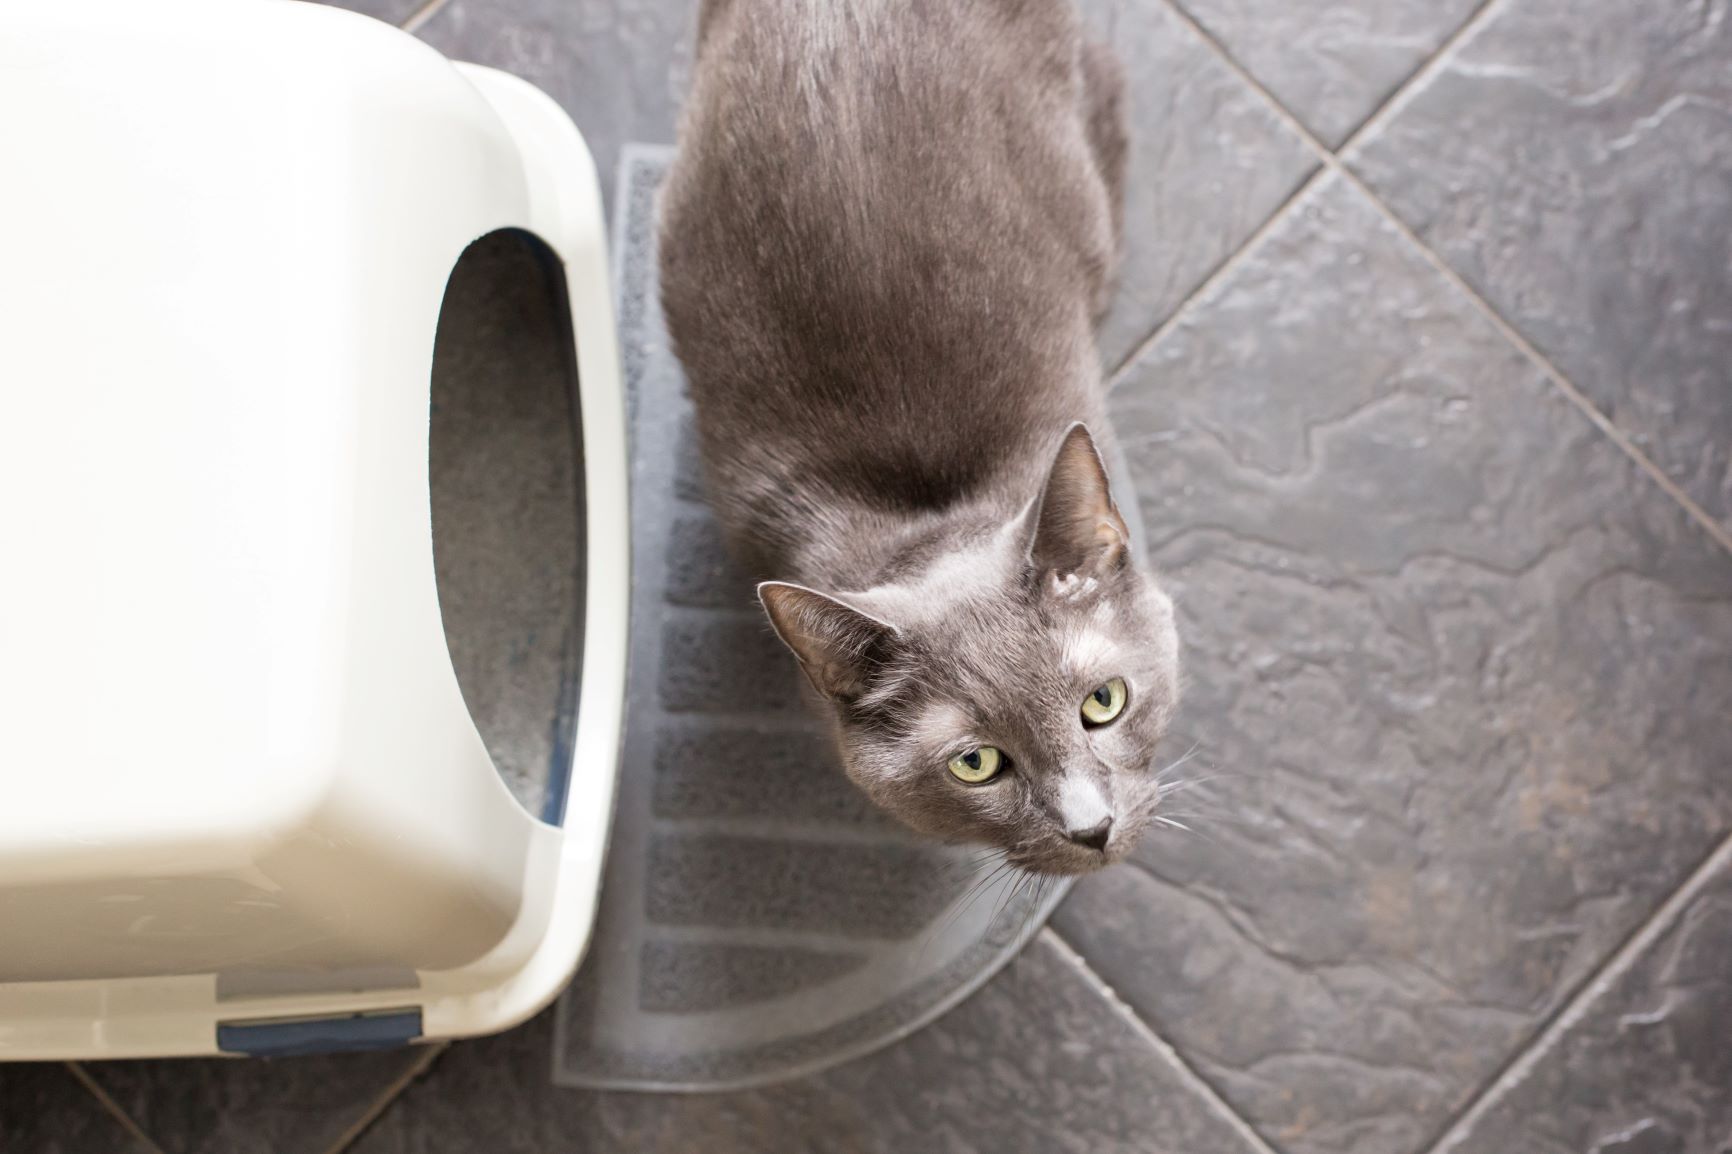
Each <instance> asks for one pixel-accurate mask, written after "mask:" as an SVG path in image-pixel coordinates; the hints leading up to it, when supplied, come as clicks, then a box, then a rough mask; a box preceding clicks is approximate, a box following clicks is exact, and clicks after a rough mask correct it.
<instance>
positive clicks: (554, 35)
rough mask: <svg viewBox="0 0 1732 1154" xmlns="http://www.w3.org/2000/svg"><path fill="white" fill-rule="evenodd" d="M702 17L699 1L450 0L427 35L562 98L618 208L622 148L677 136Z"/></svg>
mask: <svg viewBox="0 0 1732 1154" xmlns="http://www.w3.org/2000/svg"><path fill="white" fill-rule="evenodd" d="M696 18H697V4H696V2H695V0H451V3H449V4H448V5H446V6H445V8H444V9H442V10H441V11H440V12H439V13H438V14H437V15H436V16H434V17H433V18H432V19H431V20H429V21H428V22H427V23H426V25H425V26H423V27H422V29H421V31H420V35H421V37H422V38H423V39H424V40H426V41H427V42H428V43H429V44H431V45H433V46H434V47H435V48H437V49H439V51H441V52H443V53H445V55H447V56H449V57H451V58H452V59H453V60H467V61H471V62H473V63H476V64H486V65H490V66H492V67H494V68H501V69H504V70H505V71H507V72H511V73H515V74H516V75H518V76H521V77H523V78H524V79H525V80H529V81H531V82H533V83H534V84H535V85H536V86H537V87H539V88H541V89H542V90H543V91H544V92H546V93H547V94H548V95H549V96H552V97H553V98H554V99H555V100H557V101H558V102H559V103H560V105H561V106H562V107H563V108H564V109H565V111H566V112H567V113H568V114H569V115H570V116H571V118H572V120H573V121H575V122H576V124H577V127H578V129H579V130H580V131H581V132H582V133H583V138H584V141H585V142H586V143H587V144H588V145H589V151H590V153H591V154H592V155H593V156H594V157H595V166H596V171H597V172H598V173H599V174H600V177H601V189H602V197H603V199H604V200H605V201H607V203H609V204H610V205H611V204H612V201H613V192H614V171H615V169H616V167H617V165H618V163H619V153H620V148H621V147H622V146H623V145H625V143H626V142H627V141H642V142H645V143H671V142H672V140H673V138H674V122H675V119H676V117H677V116H678V110H679V106H680V102H681V101H682V100H683V99H684V98H685V91H686V76H687V74H688V70H689V66H690V60H691V48H692V35H693V33H694V32H695V31H696V28H695V24H696Z"/></svg>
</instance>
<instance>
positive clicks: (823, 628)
mask: <svg viewBox="0 0 1732 1154" xmlns="http://www.w3.org/2000/svg"><path fill="white" fill-rule="evenodd" d="M758 600H759V601H762V602H763V603H764V611H765V612H766V613H768V614H769V615H770V624H771V625H773V626H775V629H776V636H778V637H780V638H781V639H782V641H783V642H784V643H785V644H786V645H787V646H788V648H789V649H792V650H793V651H794V656H795V657H798V658H799V659H800V668H801V669H803V670H805V671H806V678H807V680H809V681H811V683H812V687H813V688H814V689H816V690H817V691H818V692H819V693H821V694H823V695H824V696H825V697H827V698H829V699H830V700H831V701H851V700H853V699H854V698H856V697H858V696H860V694H862V693H864V692H865V691H866V686H867V682H868V681H869V680H870V678H871V673H872V671H873V669H875V668H876V667H877V665H878V664H879V663H880V662H881V661H882V660H883V658H884V656H885V653H886V650H887V649H888V647H889V645H890V643H891V642H892V641H894V640H895V638H896V636H897V629H896V626H894V625H891V624H890V623H889V622H887V621H881V620H879V619H878V618H876V617H874V616H872V615H871V614H869V613H865V612H862V611H861V610H859V609H856V608H854V607H853V606H852V605H847V604H844V603H843V602H841V601H838V600H837V599H836V598H834V597H831V596H829V595H827V594H824V593H819V592H818V591H817V590H815V589H808V588H806V587H805V586H804V585H793V584H790V583H789V582H786V581H765V582H764V583H763V584H762V585H759V586H758Z"/></svg>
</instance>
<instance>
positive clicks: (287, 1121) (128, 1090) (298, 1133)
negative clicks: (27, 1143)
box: [6, 1048, 424, 1154]
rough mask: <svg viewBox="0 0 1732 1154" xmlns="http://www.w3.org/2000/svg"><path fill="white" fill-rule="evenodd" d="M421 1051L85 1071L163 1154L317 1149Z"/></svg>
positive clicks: (287, 1153)
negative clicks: (148, 1136)
mask: <svg viewBox="0 0 1732 1154" xmlns="http://www.w3.org/2000/svg"><path fill="white" fill-rule="evenodd" d="M423 1055H424V1051H422V1050H420V1049H418V1048H409V1049H403V1050H387V1051H381V1052H379V1053H372V1054H331V1055H323V1056H319V1057H310V1058H274V1059H266V1058H247V1059H240V1058H236V1059H225V1058H195V1059H177V1060H172V1061H162V1062H91V1063H89V1064H87V1065H86V1066H85V1069H86V1070H87V1071H88V1072H89V1073H90V1076H91V1077H92V1078H94V1079H95V1080H96V1082H97V1084H98V1085H100V1086H101V1087H102V1088H103V1090H105V1091H106V1092H107V1093H108V1094H109V1095H110V1096H111V1097H112V1098H113V1099H114V1100H115V1102H117V1103H118V1104H119V1106H120V1108H121V1109H123V1110H125V1111H126V1113H127V1115H128V1116H129V1117H131V1118H132V1119H133V1120H134V1121H136V1122H137V1123H138V1125H139V1127H140V1128H141V1129H143V1130H144V1132H145V1133H146V1134H149V1135H150V1136H151V1138H153V1139H154V1140H155V1141H156V1143H157V1145H159V1146H161V1147H162V1149H163V1150H164V1152H165V1154H324V1152H325V1151H327V1150H329V1149H330V1148H331V1146H332V1144H333V1143H334V1142H336V1141H337V1139H338V1138H340V1137H341V1136H342V1135H343V1134H344V1133H345V1132H346V1131H348V1130H349V1128H350V1127H352V1126H354V1125H355V1124H356V1123H358V1122H359V1121H361V1119H362V1118H363V1116H364V1115H365V1114H366V1113H367V1111H368V1110H369V1109H370V1108H372V1107H373V1106H374V1104H375V1103H376V1102H378V1101H380V1099H381V1096H382V1095H383V1094H384V1093H385V1092H386V1091H387V1090H389V1089H390V1088H392V1087H393V1086H395V1085H396V1084H397V1082H398V1081H399V1080H400V1079H402V1078H403V1077H405V1076H407V1074H408V1072H409V1070H410V1069H411V1068H412V1067H413V1065H414V1064H415V1063H416V1062H418V1061H420V1060H421V1058H422V1057H423ZM6 1154H11V1151H10V1150H7V1151H6Z"/></svg>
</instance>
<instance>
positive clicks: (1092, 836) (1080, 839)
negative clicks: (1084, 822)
mask: <svg viewBox="0 0 1732 1154" xmlns="http://www.w3.org/2000/svg"><path fill="white" fill-rule="evenodd" d="M1065 832H1066V834H1067V836H1069V838H1070V839H1071V840H1072V841H1074V842H1076V843H1077V844H1078V845H1086V846H1088V847H1089V848H1090V849H1098V850H1103V851H1104V850H1105V849H1106V848H1107V835H1109V834H1111V833H1112V832H1113V819H1112V818H1110V817H1103V818H1101V820H1100V821H1099V822H1098V823H1096V824H1095V825H1094V826H1092V827H1090V828H1089V829H1073V830H1067V831H1065Z"/></svg>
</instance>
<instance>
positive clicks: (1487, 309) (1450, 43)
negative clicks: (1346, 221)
mask: <svg viewBox="0 0 1732 1154" xmlns="http://www.w3.org/2000/svg"><path fill="white" fill-rule="evenodd" d="M1507 2H1508V0H1487V3H1485V4H1483V5H1482V6H1481V7H1480V8H1479V9H1478V10H1477V11H1476V12H1475V13H1474V14H1473V16H1471V17H1470V18H1469V19H1468V20H1467V22H1466V23H1464V24H1463V25H1462V26H1461V27H1460V28H1458V29H1457V30H1456V31H1455V34H1454V35H1452V36H1450V37H1449V39H1448V40H1446V41H1445V42H1444V44H1443V46H1441V47H1440V48H1439V49H1438V51H1437V53H1436V54H1435V55H1434V56H1433V57H1432V58H1431V59H1430V60H1429V61H1427V62H1426V64H1425V65H1424V66H1422V67H1421V68H1420V69H1419V71H1417V72H1415V73H1414V75H1413V76H1411V77H1409V78H1408V80H1407V81H1405V82H1404V83H1403V84H1402V85H1401V86H1400V87H1399V88H1397V89H1396V90H1395V91H1394V92H1393V93H1391V94H1390V96H1389V97H1388V99H1386V100H1385V101H1384V102H1383V104H1382V105H1381V106H1379V108H1378V109H1377V111H1375V112H1373V113H1372V114H1371V116H1370V117H1369V118H1367V120H1366V122H1365V124H1364V125H1362V126H1361V127H1360V129H1359V130H1358V131H1356V132H1355V133H1354V134H1353V135H1352V137H1350V138H1349V139H1348V140H1347V142H1346V143H1345V144H1343V145H1342V148H1341V151H1343V152H1345V151H1347V150H1348V149H1349V148H1351V147H1354V146H1356V145H1357V144H1358V143H1359V142H1360V140H1361V139H1363V137H1364V136H1365V135H1366V133H1367V132H1368V131H1371V130H1373V129H1375V128H1379V127H1382V126H1383V125H1384V124H1385V123H1387V120H1388V117H1389V115H1392V114H1393V113H1392V111H1391V110H1392V109H1398V106H1399V107H1405V106H1406V104H1407V102H1408V101H1409V100H1410V99H1411V97H1412V95H1413V93H1414V92H1415V91H1416V90H1417V89H1416V88H1415V85H1416V82H1418V81H1420V80H1421V79H1422V78H1430V77H1432V76H1435V75H1436V74H1437V72H1438V71H1440V70H1441V69H1442V68H1443V67H1444V66H1445V65H1446V64H1447V63H1448V61H1449V57H1450V56H1451V55H1452V53H1453V51H1454V49H1455V48H1456V47H1458V46H1459V45H1460V44H1461V42H1462V41H1463V40H1465V39H1467V38H1468V37H1469V36H1471V35H1472V34H1473V33H1474V32H1475V31H1476V30H1477V29H1479V28H1480V27H1482V26H1483V25H1484V24H1485V23H1486V21H1487V20H1489V19H1490V18H1492V17H1493V16H1495V15H1496V14H1497V13H1498V12H1499V11H1501V10H1502V8H1503V7H1504V5H1505V4H1506V3H1507ZM1166 4H1167V7H1168V8H1169V9H1171V10H1172V11H1173V12H1174V13H1175V14H1176V15H1177V16H1178V18H1179V19H1180V20H1181V21H1183V22H1184V23H1185V24H1186V25H1187V26H1188V27H1189V28H1190V29H1191V31H1192V32H1193V33H1194V34H1195V35H1197V36H1198V37H1199V38H1200V39H1201V40H1202V41H1203V43H1204V44H1206V45H1207V46H1208V47H1209V48H1210V50H1211V51H1213V52H1214V53H1215V55H1216V56H1218V57H1219V58H1220V59H1221V61H1222V62H1223V63H1224V64H1226V66H1227V67H1228V68H1229V69H1231V70H1232V71H1233V73H1234V75H1236V76H1238V77H1239V79H1240V80H1241V81H1243V82H1244V83H1245V84H1246V85H1248V86H1249V87H1250V88H1251V89H1252V91H1254V92H1256V93H1257V94H1258V95H1259V96H1260V97H1262V99H1263V101H1264V102H1265V103H1266V104H1268V106H1269V107H1270V109H1271V110H1272V111H1273V112H1274V113H1275V114H1276V115H1277V116H1278V117H1279V118H1280V119H1281V120H1283V121H1284V122H1286V123H1287V125H1288V126H1289V127H1291V128H1292V129H1293V130H1294V131H1295V132H1297V133H1298V134H1299V135H1300V136H1301V137H1302V138H1303V139H1304V140H1305V142H1306V144H1308V145H1309V146H1310V147H1311V149H1312V150H1313V151H1314V152H1315V153H1316V154H1317V159H1318V160H1319V161H1321V162H1322V165H1323V168H1322V170H1320V171H1319V172H1318V173H1317V174H1316V175H1314V176H1313V178H1312V181H1313V182H1314V181H1316V180H1319V179H1321V178H1322V176H1323V174H1324V173H1333V174H1334V175H1336V176H1337V177H1338V178H1340V179H1341V180H1344V181H1346V182H1347V183H1348V184H1350V185H1352V186H1353V188H1354V189H1355V190H1356V191H1357V192H1358V193H1359V194H1360V195H1362V196H1364V197H1365V198H1366V199H1367V200H1369V201H1370V202H1371V204H1372V206H1373V207H1375V208H1376V209H1377V211H1378V213H1379V215H1381V216H1382V217H1383V218H1384V219H1385V220H1387V221H1388V222H1389V223H1390V224H1391V225H1392V226H1394V228H1395V230H1396V231H1397V232H1398V233H1400V234H1401V236H1402V237H1403V238H1404V239H1405V240H1406V241H1407V242H1408V243H1409V244H1411V245H1412V246H1413V247H1414V250H1415V251H1416V252H1418V254H1419V255H1420V257H1421V258H1423V259H1424V260H1425V262H1426V263H1427V264H1429V265H1430V266H1431V267H1432V268H1433V269H1435V270H1436V271H1437V272H1438V273H1440V274H1441V275H1442V276H1443V278H1444V280H1446V281H1447V282H1449V284H1450V285H1452V286H1453V287H1454V288H1455V289H1456V290H1457V291H1458V292H1460V293H1462V294H1463V295H1464V296H1465V297H1466V298H1467V300H1468V301H1469V302H1470V303H1471V304H1472V305H1473V307H1474V309H1475V310H1476V311H1477V312H1479V314H1480V315H1481V316H1483V317H1484V318H1485V319H1486V320H1488V321H1489V322H1491V326H1492V328H1494V329H1496V330H1497V332H1498V334H1499V335H1500V336H1502V337H1503V338H1504V339H1505V340H1507V341H1509V343H1510V344H1511V345H1513V346H1515V348H1516V350H1517V351H1518V352H1520V353H1521V354H1522V355H1523V356H1525V357H1527V358H1528V360H1529V361H1531V362H1532V363H1533V364H1534V365H1535V366H1536V367H1537V368H1539V370H1540V371H1541V372H1542V373H1543V374H1545V376H1546V378H1547V380H1548V381H1549V382H1550V383H1551V385H1552V387H1553V388H1555V389H1557V390H1558V392H1560V393H1562V394H1563V395H1564V397H1565V398H1566V399H1567V400H1569V401H1570V403H1571V404H1573V405H1575V406H1576V408H1577V409H1579V410H1580V411H1581V413H1582V415H1583V416H1585V417H1586V418H1587V419H1588V421H1589V422H1590V423H1591V424H1593V425H1594V426H1595V427H1596V428H1598V429H1599V430H1600V432H1601V433H1603V434H1605V436H1606V437H1608V438H1609V439H1610V440H1611V442H1612V443H1613V444H1614V445H1616V446H1617V447H1618V448H1619V449H1620V450H1622V451H1623V453H1624V455H1625V456H1627V457H1629V458H1630V460H1631V461H1633V462H1635V464H1636V466H1637V467H1638V468H1640V469H1641V470H1642V471H1643V472H1645V473H1646V474H1648V476H1649V478H1650V479H1651V480H1652V481H1653V482H1654V483H1655V484H1656V485H1658V486H1659V487H1660V490H1661V492H1663V493H1665V494H1666V495H1667V496H1668V497H1670V498H1671V499H1672V501H1673V502H1674V503H1675V504H1677V505H1678V506H1679V507H1680V508H1682V509H1683V510H1684V512H1685V514H1686V515H1687V516H1689V517H1690V519H1691V520H1693V521H1695V522H1696V523H1697V524H1698V525H1699V526H1700V527H1701V528H1702V529H1703V530H1704V531H1705V532H1706V533H1707V534H1708V536H1709V538H1710V539H1712V540H1713V541H1714V542H1715V543H1716V544H1718V545H1719V546H1720V547H1721V548H1723V549H1725V550H1726V551H1727V552H1728V553H1732V529H1728V528H1727V527H1726V526H1723V525H1721V524H1720V522H1718V521H1716V520H1715V519H1714V518H1713V517H1711V516H1709V515H1708V512H1707V511H1706V510H1705V509H1703V508H1702V507H1701V506H1700V505H1698V504H1697V503H1696V502H1695V500H1694V499H1692V498H1691V497H1690V495H1689V494H1688V493H1686V492H1684V490H1683V489H1682V488H1681V487H1679V485H1678V483H1677V482H1676V481H1674V480H1672V478H1671V477H1669V476H1668V475H1667V474H1666V472H1665V471H1664V470H1662V469H1661V468H1660V467H1659V466H1658V465H1656V464H1654V462H1653V461H1652V460H1650V459H1649V458H1648V455H1647V454H1646V453H1644V452H1643V451H1642V450H1641V448H1640V447H1638V446H1637V445H1636V443H1635V442H1634V441H1632V440H1630V437H1629V434H1627V433H1625V432H1624V430H1623V429H1622V428H1620V427H1619V426H1618V425H1617V424H1616V423H1615V422H1614V421H1613V420H1612V419H1611V418H1610V417H1608V416H1606V414H1605V413H1603V412H1601V411H1600V409H1599V407H1598V406H1596V405H1595V404H1594V403H1593V402H1592V401H1591V400H1589V399H1588V397H1587V395H1586V394H1585V393H1583V392H1582V391H1581V389H1580V388H1578V387H1577V386H1576V384H1575V382H1574V381H1572V380H1570V379H1569V377H1568V376H1566V375H1565V374H1564V371H1563V370H1562V369H1560V368H1558V366H1557V365H1556V364H1554V363H1553V362H1552V360H1551V358H1549V357H1547V356H1546V355H1545V354H1543V353H1542V352H1540V350H1539V349H1538V348H1536V347H1535V346H1534V344H1533V342H1532V341H1530V340H1528V339H1527V338H1526V337H1525V336H1523V335H1522V334H1521V333H1520V332H1519V331H1518V330H1517V329H1516V327H1515V326H1514V325H1512V324H1510V322H1509V321H1507V320H1505V319H1504V317H1503V315H1502V314H1501V313H1499V312H1498V311H1497V309H1496V308H1495V307H1494V306H1493V305H1492V303H1491V302H1490V301H1488V300H1486V299H1485V297H1484V296H1482V295H1481V294H1480V293H1479V292H1478V291H1477V290H1476V289H1475V288H1474V287H1473V286H1472V285H1471V284H1469V283H1468V282H1467V279H1466V278H1465V277H1463V276H1462V275H1461V274H1460V273H1458V272H1457V271H1456V270H1455V269H1454V268H1452V267H1451V266H1450V265H1449V262H1447V261H1445V260H1444V259H1443V257H1442V256H1440V255H1438V253H1437V251H1436V250H1435V249H1433V248H1432V247H1431V246H1430V245H1429V244H1427V243H1426V242H1425V241H1424V240H1423V239H1422V238H1421V237H1420V235H1419V234H1418V233H1417V232H1415V231H1414V230H1413V229H1412V227H1410V226H1409V225H1408V223H1407V222H1406V221H1405V220H1403V219H1401V217H1400V216H1399V215H1397V213H1396V212H1395V210H1394V209H1393V208H1391V207H1390V206H1389V205H1388V204H1387V203H1386V202H1385V201H1384V200H1383V198H1382V197H1380V196H1378V195H1377V193H1376V192H1375V191H1373V190H1372V188H1371V186H1370V185H1368V184H1366V183H1365V181H1364V180H1363V179H1362V178H1361V177H1360V176H1359V174H1358V173H1356V172H1354V171H1353V169H1352V168H1351V167H1349V166H1348V164H1347V163H1346V162H1345V161H1344V160H1342V159H1341V156H1340V154H1339V153H1337V152H1335V151H1332V150H1331V149H1330V148H1329V147H1328V146H1327V145H1325V144H1324V143H1323V142H1322V141H1321V140H1319V139H1318V138H1317V136H1316V134H1315V133H1313V132H1312V131H1311V130H1310V129H1308V128H1306V127H1305V125H1304V124H1303V123H1301V122H1300V121H1299V119H1298V118H1297V117H1296V116H1294V115H1293V113H1292V112H1291V111H1289V110H1288V109H1287V107H1286V106H1285V105H1283V104H1282V103H1281V102H1280V101H1279V100H1278V99H1276V97H1275V95H1274V93H1272V92H1270V91H1269V89H1268V88H1266V87H1264V85H1263V84H1262V83H1261V82H1260V81H1259V80H1258V79H1257V78H1256V77H1255V76H1252V75H1251V74H1250V73H1249V72H1247V71H1246V70H1245V68H1244V67H1243V66H1242V65H1240V64H1239V62H1238V61H1237V60H1235V59H1233V57H1232V55H1231V54H1230V53H1228V52H1227V50H1226V48H1225V47H1224V46H1223V45H1222V44H1221V43H1220V42H1219V41H1217V40H1216V39H1215V38H1214V37H1213V36H1212V35H1210V34H1209V32H1208V31H1207V30H1206V29H1205V28H1203V26H1202V25H1201V24H1199V23H1198V22H1197V21H1196V20H1195V19H1194V18H1193V17H1192V16H1191V14H1190V13H1188V12H1186V11H1185V10H1184V9H1182V8H1181V7H1179V4H1178V2H1177V0H1166ZM1308 183H1311V182H1308ZM1294 199H1297V197H1295V198H1294ZM1292 203H1293V202H1292V201H1291V200H1290V201H1289V202H1288V203H1287V204H1286V205H1283V206H1282V209H1281V210H1279V211H1277V213H1276V214H1275V215H1276V216H1284V215H1285V210H1286V209H1287V208H1288V207H1289V206H1290V205H1291V204H1292ZM1267 223H1268V222H1265V225H1267ZM1266 231H1267V228H1266V227H1265V228H1263V229H1259V230H1258V234H1259V235H1260V234H1262V233H1264V232H1266ZM1253 239H1255V237H1254V238H1253ZM1249 244H1250V242H1249V241H1247V245H1246V247H1249ZM1242 252H1243V249H1242V250H1241V251H1240V252H1235V253H1234V254H1233V256H1231V257H1229V258H1228V261H1227V262H1226V263H1227V264H1237V263H1238V261H1239V258H1240V256H1241V254H1242ZM1224 268H1225V265H1223V266H1222V269H1224ZM1217 271H1218V272H1219V271H1222V270H1220V269H1218V270H1217ZM1210 279H1211V280H1213V279H1215V278H1213V277H1211V278H1210ZM1205 283H1207V282H1205ZM1201 291H1202V286H1199V289H1198V293H1200V292H1201ZM1198 293H1192V294H1191V296H1189V297H1187V298H1186V299H1185V301H1184V302H1183V303H1182V304H1181V305H1180V306H1179V308H1178V309H1176V310H1175V311H1174V314H1173V317H1169V318H1168V322H1167V323H1163V324H1162V326H1161V329H1158V330H1157V333H1158V332H1160V331H1162V330H1165V329H1168V328H1170V327H1171V323H1170V322H1171V321H1172V320H1173V319H1175V318H1176V317H1177V316H1178V314H1179V313H1180V312H1183V311H1187V310H1188V309H1189V308H1190V306H1191V304H1192V302H1193V301H1195V300H1196V299H1197V295H1198ZM1152 343H1153V342H1152V339H1151V341H1150V342H1149V344H1150V345H1152ZM1147 349H1148V345H1145V346H1142V347H1139V348H1138V349H1137V352H1136V355H1135V357H1133V358H1132V359H1131V360H1130V361H1127V362H1126V364H1125V365H1124V366H1123V367H1121V368H1120V369H1119V370H1117V371H1116V372H1115V373H1114V374H1113V377H1112V380H1111V382H1110V383H1109V389H1110V387H1111V385H1113V384H1117V383H1118V382H1119V380H1120V378H1121V377H1122V376H1124V375H1126V374H1128V372H1129V371H1130V368H1131V367H1132V365H1134V364H1135V361H1136V360H1137V359H1138V358H1141V357H1142V356H1143V355H1144V353H1146V352H1147Z"/></svg>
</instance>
